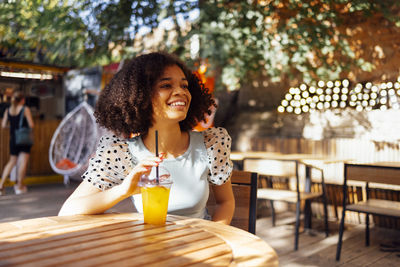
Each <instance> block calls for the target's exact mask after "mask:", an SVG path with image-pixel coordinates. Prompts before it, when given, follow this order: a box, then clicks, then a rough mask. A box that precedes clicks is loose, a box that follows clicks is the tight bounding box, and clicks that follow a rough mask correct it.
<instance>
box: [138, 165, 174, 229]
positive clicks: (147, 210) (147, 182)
mask: <svg viewBox="0 0 400 267" xmlns="http://www.w3.org/2000/svg"><path fill="white" fill-rule="evenodd" d="M159 171H160V174H159V183H158V184H157V181H156V178H155V174H153V171H152V172H151V173H150V175H149V176H146V175H143V176H142V177H141V180H140V182H139V186H140V187H141V188H140V191H141V193H142V203H143V216H144V222H145V223H148V224H157V225H162V224H165V221H166V219H167V211H168V200H169V192H170V190H171V185H172V179H171V178H170V174H169V172H168V171H167V170H166V169H165V168H163V167H159ZM154 173H155V171H154Z"/></svg>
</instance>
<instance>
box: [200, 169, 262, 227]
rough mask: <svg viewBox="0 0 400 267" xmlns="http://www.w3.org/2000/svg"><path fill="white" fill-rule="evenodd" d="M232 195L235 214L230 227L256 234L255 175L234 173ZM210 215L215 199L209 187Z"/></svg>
mask: <svg viewBox="0 0 400 267" xmlns="http://www.w3.org/2000/svg"><path fill="white" fill-rule="evenodd" d="M231 182H232V189H233V195H234V196H235V204H236V206H235V213H234V215H233V218H232V222H231V225H232V226H234V227H237V228H240V229H243V230H245V231H248V232H250V233H252V234H255V233H256V208H257V173H254V172H246V171H236V170H234V171H233V172H232V177H231ZM207 209H208V211H209V212H210V214H213V213H214V209H215V198H214V195H213V192H212V190H211V187H210V197H209V198H208V202H207Z"/></svg>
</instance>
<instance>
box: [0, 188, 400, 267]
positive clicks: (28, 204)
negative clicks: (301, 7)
mask: <svg viewBox="0 0 400 267" xmlns="http://www.w3.org/2000/svg"><path fill="white" fill-rule="evenodd" d="M76 186H77V184H76V183H72V184H71V185H70V186H69V187H65V186H64V185H63V184H61V183H54V184H41V185H32V186H29V192H28V193H27V194H25V195H15V194H14V192H13V190H12V188H7V194H6V195H5V196H1V197H0V223H1V222H7V221H14V220H22V219H30V218H36V217H44V216H55V215H57V213H58V211H59V209H60V207H61V205H62V203H63V202H64V201H65V199H66V198H67V197H68V196H69V195H70V194H71V193H72V191H73V190H74V188H75V187H76ZM112 211H117V212H130V211H132V205H131V203H130V200H128V199H127V200H124V201H122V202H121V203H119V204H118V205H117V206H115V207H114V208H113V209H112ZM294 218H295V216H294V213H292V212H283V213H279V214H278V215H277V225H276V226H275V227H272V223H271V218H270V217H265V218H260V219H258V220H257V227H256V229H257V232H256V234H257V236H259V237H260V238H262V239H264V240H265V241H266V242H267V243H268V244H269V245H271V246H272V247H273V248H274V249H275V250H276V252H277V253H278V256H279V261H280V266H324V267H328V266H385V267H389V266H400V251H397V252H383V251H381V250H380V247H381V246H380V245H381V244H382V243H383V244H388V245H391V244H393V242H399V241H400V231H399V230H391V229H384V228H377V227H373V228H372V229H371V237H370V238H371V245H370V246H369V247H365V245H364V242H365V241H364V230H365V228H364V226H363V225H350V226H349V225H347V227H346V228H347V229H346V231H345V232H344V241H343V248H342V257H341V260H340V262H339V263H338V262H336V261H335V254H336V243H337V240H338V224H337V223H336V222H330V232H331V233H330V236H329V237H328V238H325V235H324V233H323V229H322V226H321V225H320V222H319V221H313V227H314V228H315V230H312V231H311V232H309V233H304V232H302V233H301V234H300V238H299V250H298V251H293V242H294ZM397 249H399V247H397Z"/></svg>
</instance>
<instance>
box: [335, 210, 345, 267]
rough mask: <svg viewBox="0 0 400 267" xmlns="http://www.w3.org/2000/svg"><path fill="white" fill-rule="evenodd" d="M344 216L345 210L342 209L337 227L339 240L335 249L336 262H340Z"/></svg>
mask: <svg viewBox="0 0 400 267" xmlns="http://www.w3.org/2000/svg"><path fill="white" fill-rule="evenodd" d="M345 214H346V209H345V208H343V213H342V220H341V221H340V227H339V240H338V244H337V248H336V260H337V261H339V260H340V252H341V250H342V239H343V232H344V216H345Z"/></svg>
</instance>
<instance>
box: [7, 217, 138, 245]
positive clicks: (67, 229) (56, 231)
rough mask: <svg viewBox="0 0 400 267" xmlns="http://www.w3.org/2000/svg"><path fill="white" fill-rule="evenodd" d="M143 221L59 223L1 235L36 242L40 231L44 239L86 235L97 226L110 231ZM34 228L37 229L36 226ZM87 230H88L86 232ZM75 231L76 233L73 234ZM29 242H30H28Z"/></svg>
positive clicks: (9, 238)
mask: <svg viewBox="0 0 400 267" xmlns="http://www.w3.org/2000/svg"><path fill="white" fill-rule="evenodd" d="M143 224H144V223H143V221H135V222H132V221H128V222H127V221H121V222H114V223H112V222H108V224H104V222H97V223H91V224H89V225H76V226H73V225H69V226H64V225H62V226H61V225H59V226H58V228H50V229H37V230H36V231H34V230H29V232H27V231H14V232H12V233H9V236H8V237H4V236H2V237H0V238H1V240H5V239H7V240H8V241H9V242H18V241H27V240H29V239H32V238H35V241H34V242H38V239H37V237H38V233H40V235H41V236H40V237H41V238H42V239H45V238H51V237H53V236H56V237H58V238H63V236H64V235H67V234H68V236H70V237H72V236H75V235H84V234H90V233H91V231H92V229H93V228H95V229H97V228H98V227H102V230H103V231H110V230H114V229H119V228H125V227H127V226H134V225H143ZM32 229H35V228H34V227H33V228H32ZM85 231H86V232H85ZM64 233H65V234H64ZM73 233H75V234H73ZM28 244H29V243H28ZM3 249H5V248H3V246H2V245H1V244H0V251H2V250H3Z"/></svg>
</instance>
